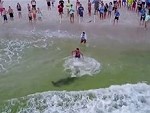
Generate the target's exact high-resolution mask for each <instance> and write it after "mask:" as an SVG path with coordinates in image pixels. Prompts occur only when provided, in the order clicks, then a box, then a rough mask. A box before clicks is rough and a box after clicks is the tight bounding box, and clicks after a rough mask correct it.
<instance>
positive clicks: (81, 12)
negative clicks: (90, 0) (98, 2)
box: [78, 4, 84, 23]
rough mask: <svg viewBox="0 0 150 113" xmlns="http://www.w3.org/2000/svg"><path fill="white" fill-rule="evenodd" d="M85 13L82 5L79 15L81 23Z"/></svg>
mask: <svg viewBox="0 0 150 113" xmlns="http://www.w3.org/2000/svg"><path fill="white" fill-rule="evenodd" d="M83 13H84V7H83V6H82V4H80V7H79V8H78V14H79V16H80V17H79V23H80V22H81V21H83Z"/></svg>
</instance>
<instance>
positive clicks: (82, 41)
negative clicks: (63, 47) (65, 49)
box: [80, 32, 87, 44]
mask: <svg viewBox="0 0 150 113" xmlns="http://www.w3.org/2000/svg"><path fill="white" fill-rule="evenodd" d="M80 38H81V41H80V43H81V44H82V43H84V44H85V43H86V41H87V36H86V33H85V32H83V33H82V34H81V36H80Z"/></svg>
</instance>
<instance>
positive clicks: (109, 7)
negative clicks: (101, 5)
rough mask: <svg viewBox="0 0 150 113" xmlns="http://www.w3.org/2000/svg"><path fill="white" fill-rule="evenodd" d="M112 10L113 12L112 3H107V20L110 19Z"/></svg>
mask: <svg viewBox="0 0 150 113" xmlns="http://www.w3.org/2000/svg"><path fill="white" fill-rule="evenodd" d="M112 10H113V6H112V2H110V3H109V6H108V17H109V18H111V13H112Z"/></svg>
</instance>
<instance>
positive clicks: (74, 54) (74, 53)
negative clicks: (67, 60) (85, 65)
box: [72, 48, 83, 58]
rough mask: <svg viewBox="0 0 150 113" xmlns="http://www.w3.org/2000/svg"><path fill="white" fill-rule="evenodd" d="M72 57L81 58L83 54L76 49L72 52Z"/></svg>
mask: <svg viewBox="0 0 150 113" xmlns="http://www.w3.org/2000/svg"><path fill="white" fill-rule="evenodd" d="M72 56H74V57H75V58H81V56H82V57H83V54H82V53H81V51H80V50H79V48H76V49H75V50H74V51H72Z"/></svg>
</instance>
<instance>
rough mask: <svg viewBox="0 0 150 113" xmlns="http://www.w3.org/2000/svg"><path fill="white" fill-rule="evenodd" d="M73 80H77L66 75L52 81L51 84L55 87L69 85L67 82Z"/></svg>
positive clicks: (69, 82)
mask: <svg viewBox="0 0 150 113" xmlns="http://www.w3.org/2000/svg"><path fill="white" fill-rule="evenodd" d="M75 80H77V77H67V78H63V79H60V80H58V81H55V82H54V81H52V84H53V85H54V86H55V87H60V86H63V85H69V84H72V83H73V82H74V81H75Z"/></svg>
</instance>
